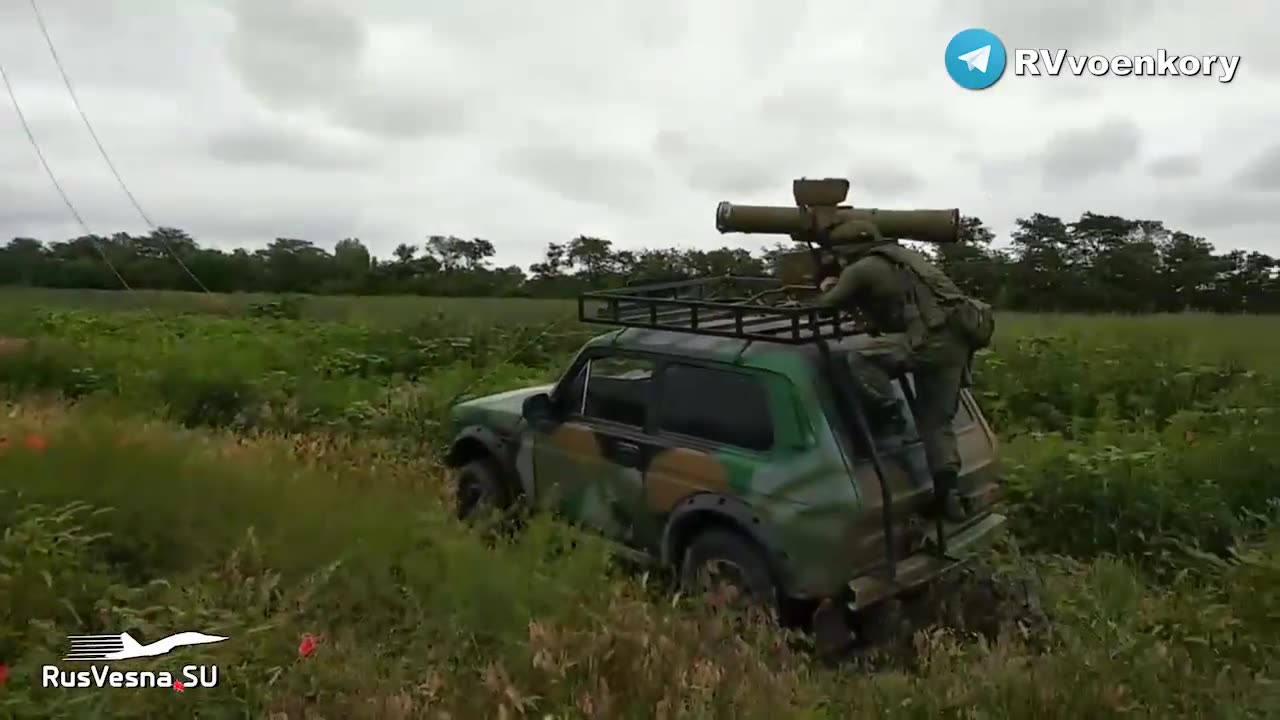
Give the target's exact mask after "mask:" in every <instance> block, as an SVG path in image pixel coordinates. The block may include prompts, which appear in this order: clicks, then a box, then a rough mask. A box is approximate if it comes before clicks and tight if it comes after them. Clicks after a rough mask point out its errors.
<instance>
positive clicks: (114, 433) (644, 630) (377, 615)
mask: <svg viewBox="0 0 1280 720" xmlns="http://www.w3.org/2000/svg"><path fill="white" fill-rule="evenodd" d="M392 300H394V299H378V300H377V302H381V303H382V305H378V307H379V308H389V307H391V306H390V305H388V304H387V302H386V301H392ZM254 302H257V303H259V304H258V305H257V306H254V305H253V303H254ZM271 302H274V300H272V299H263V298H254V299H234V301H233V300H230V299H229V300H228V301H227V302H226V303H221V304H219V305H218V306H217V308H216V312H215V311H213V310H211V309H209V308H196V312H191V313H186V314H183V313H167V314H165V313H162V314H161V315H160V316H159V318H160V319H159V320H157V319H155V318H154V317H153V316H143V315H139V314H136V313H133V312H131V311H123V312H97V313H92V312H85V311H83V310H67V309H63V310H56V311H42V312H30V313H27V314H25V315H22V316H21V317H18V316H17V315H10V316H6V317H4V318H0V336H4V337H7V338H11V340H9V341H7V342H6V343H5V344H4V346H3V347H4V351H3V352H0V386H3V391H4V392H5V393H6V394H7V395H8V397H9V398H10V400H11V402H12V403H13V404H11V405H10V406H9V409H8V411H7V412H6V413H5V414H4V417H2V418H0V492H2V493H3V495H0V526H2V527H4V528H5V531H4V534H3V536H0V667H4V668H7V677H8V681H7V683H6V684H5V685H4V688H3V689H0V714H4V715H6V716H14V717H37V716H38V717H80V716H96V715H113V716H116V715H118V716H129V717H174V716H179V715H186V714H189V713H190V712H191V707H189V706H192V705H193V704H198V705H199V712H200V713H201V714H202V715H209V716H213V717H223V716H228V717H229V716H236V717H240V716H246V715H247V716H258V717H260V716H268V717H270V716H273V713H274V714H275V715H274V716H275V717H297V718H301V717H348V718H362V717H367V718H400V717H405V718H407V717H433V718H440V717H453V718H469V717H508V718H517V717H537V718H542V717H556V718H560V717H572V718H592V717H600V718H604V717H609V718H613V717H622V718H626V717H637V718H639V717H646V718H648V717H665V718H708V717H726V718H728V717H734V718H737V717H745V718H751V717H762V718H776V717H798V718H848V717H901V718H914V717H956V718H959V717H964V718H981V717H992V718H995V717H1013V718H1017V717H1037V718H1043V719H1052V718H1068V717H1070V718H1078V717H1112V716H1120V715H1125V716H1131V717H1150V718H1164V717H1206V718H1208V717H1221V718H1239V717H1266V716H1269V715H1274V713H1275V711H1276V710H1277V709H1280V703H1278V701H1280V694H1277V688H1276V686H1275V685H1274V684H1273V683H1274V682H1275V681H1276V678H1277V670H1278V668H1277V665H1278V664H1280V660H1278V653H1277V651H1276V649H1275V648H1277V647H1280V621H1277V618H1276V615H1275V610H1274V608H1275V607H1276V606H1277V603H1280V566H1277V557H1280V536H1277V535H1276V524H1275V519H1276V513H1277V512H1278V511H1280V481H1277V480H1276V478H1277V477H1280V453H1278V452H1277V450H1276V448H1280V420H1278V419H1277V416H1276V414H1275V412H1274V408H1275V407H1277V406H1280V402H1277V400H1278V399H1280V395H1278V394H1277V390H1276V388H1275V386H1274V384H1273V379H1272V378H1273V376H1272V375H1271V374H1270V372H1271V370H1272V368H1269V367H1267V365H1266V362H1265V359H1264V358H1262V357H1261V355H1257V356H1254V355H1250V354H1248V353H1247V352H1244V351H1243V350H1242V348H1246V347H1247V346H1248V342H1245V341H1241V340H1239V338H1237V339H1236V340H1230V342H1229V343H1228V344H1230V345H1231V349H1230V351H1229V352H1224V353H1223V354H1221V355H1219V356H1215V355H1213V353H1212V351H1211V349H1210V348H1208V346H1207V345H1206V344H1205V342H1204V341H1203V340H1202V339H1201V338H1199V337H1197V336H1195V335H1194V334H1193V333H1192V332H1191V331H1188V330H1184V329H1182V328H1185V327H1192V325H1193V324H1195V323H1199V322H1200V320H1198V319H1195V318H1191V319H1188V320H1187V321H1186V323H1185V324H1179V323H1175V322H1173V321H1171V320H1168V319H1160V318H1155V319H1120V318H1103V319H1088V320H1080V319H1072V318H1046V319H1044V320H1043V321H1038V323H1039V324H1041V325H1044V326H1046V328H1047V330H1048V331H1049V332H1017V331H1014V332H1010V331H1003V332H1005V333H1006V334H1005V335H1002V336H1001V337H1000V338H999V341H998V342H997V344H996V346H995V348H994V349H993V351H992V352H990V353H987V354H985V355H984V356H983V357H982V358H981V361H980V363H979V365H978V367H977V371H976V381H977V387H976V388H975V391H976V392H978V393H979V396H980V398H981V399H982V404H983V407H984V410H986V412H987V414H988V416H989V418H990V419H991V421H992V424H993V425H994V426H995V427H996V429H997V431H998V432H999V433H1000V434H1001V435H1002V437H1003V438H1006V439H1007V442H1006V444H1005V447H1004V454H1005V461H1006V486H1007V495H1008V497H1009V498H1010V501H1011V504H1010V507H1009V513H1010V515H1011V517H1012V519H1013V524H1014V528H1015V533H1014V535H1015V541H1014V543H1013V544H1012V545H1011V546H1010V548H1008V549H1007V551H1008V552H1006V553H1005V554H998V555H996V556H994V557H993V558H992V562H994V563H997V564H998V565H1000V566H1002V567H1005V566H1007V567H1008V568H1009V569H1010V571H1011V572H1012V571H1016V572H1017V573H1020V574H1033V575H1035V576H1037V577H1038V578H1039V582H1038V586H1042V587H1043V590H1042V592H1041V593H1039V594H1038V595H1037V597H1038V598H1039V600H1040V603H1041V605H1042V606H1043V607H1042V608H1038V610H1043V613H1044V616H1045V617H1048V618H1051V619H1052V624H1051V626H1050V628H1049V631H1048V632H1047V633H1042V634H1037V635H1035V636H1034V637H1033V636H1031V635H1028V634H1026V633H1025V632H1020V629H1019V628H1018V627H1014V626H1009V625H1007V624H1006V625H1005V627H1004V628H1003V633H1001V634H993V633H992V632H990V631H989V632H987V633H986V636H985V637H980V636H975V635H973V634H972V633H969V632H966V629H967V628H971V626H973V625H974V623H975V622H979V621H981V620H982V619H981V618H979V619H978V620H974V619H973V618H965V617H961V616H960V615H963V613H961V614H960V615H957V614H956V612H954V611H955V608H954V607H952V608H948V607H941V608H939V609H937V611H936V612H935V611H934V610H929V612H928V614H926V615H925V616H922V617H921V619H919V620H918V621H917V622H916V623H915V624H914V625H913V626H912V627H913V628H914V629H916V630H919V632H917V633H916V634H915V635H914V636H913V637H912V638H910V648H909V649H910V652H909V653H907V655H909V661H907V662H904V661H903V660H902V659H893V658H889V659H887V660H886V661H885V662H880V663H875V664H873V665H872V666H870V667H868V668H863V669H855V668H851V667H844V668H837V669H827V668H822V667H820V666H818V665H816V664H814V663H813V662H811V661H810V659H809V657H808V655H807V653H806V652H804V651H803V650H802V649H799V648H802V646H803V643H801V642H799V641H798V640H797V638H794V637H791V636H789V635H787V634H786V633H784V632H782V631H780V630H778V629H776V628H774V627H772V626H770V625H768V624H764V623H758V622H751V623H745V624H744V623H743V622H742V621H741V620H740V619H735V618H732V617H729V616H728V615H725V614H722V613H721V612H719V611H717V610H716V609H715V608H714V607H708V606H706V605H705V604H704V603H702V602H701V601H700V600H689V599H678V600H673V599H672V598H671V596H669V595H666V594H664V593H661V592H655V591H654V589H653V588H650V587H647V586H646V585H645V584H644V583H643V576H637V575H635V574H626V573H618V572H615V569H614V564H613V560H612V559H611V558H610V555H609V552H608V549H607V548H606V547H604V546H603V545H601V544H600V543H598V542H596V541H594V540H593V539H592V538H590V537H586V536H581V535H578V534H576V533H574V532H573V531H571V530H569V529H566V528H564V527H561V526H558V525H556V524H554V523H551V522H549V521H547V520H546V519H545V518H534V520H533V521H532V522H531V523H530V525H529V527H528V528H527V529H526V530H525V531H524V532H522V533H521V534H519V536H518V537H516V538H514V539H509V540H502V541H498V542H496V543H495V542H491V541H486V540H485V538H484V537H482V536H480V535H477V534H475V533H472V532H469V531H467V530H465V529H464V528H462V527H461V526H459V525H458V524H457V523H456V522H455V521H454V520H453V519H452V518H451V517H450V515H449V513H448V511H447V509H448V508H449V507H451V505H450V501H451V498H450V489H449V487H448V486H447V482H446V481H445V478H444V476H443V475H442V472H441V469H440V467H439V466H438V465H437V462H436V460H435V458H436V457H438V455H437V452H436V451H437V449H438V448H439V447H440V446H441V445H442V444H443V443H444V442H445V441H447V439H448V436H447V428H446V426H445V424H444V420H445V417H446V413H447V410H448V407H449V404H450V403H451V402H452V401H453V400H454V399H455V398H457V397H458V396H459V395H460V394H463V393H471V394H483V393H486V392H493V391H497V390H502V389H507V388H511V387H517V386H520V385H526V384H531V383H535V382H545V381H547V380H549V379H551V378H553V377H554V376H555V374H556V372H557V371H558V370H559V369H560V368H561V367H562V366H563V365H564V363H565V362H566V361H567V359H568V357H569V356H570V354H571V353H572V352H573V351H574V350H576V348H577V347H578V345H579V344H580V343H581V341H582V339H583V337H584V335H585V334H586V333H585V331H583V330H582V329H580V328H578V327H576V326H573V325H567V326H566V328H567V329H565V330H563V331H562V332H557V333H554V334H550V335H547V336H545V337H542V336H539V341H538V342H537V343H529V342H526V341H527V340H529V338H531V337H533V336H536V335H537V331H538V330H539V329H542V328H543V327H545V325H538V326H536V327H534V328H532V329H531V328H528V327H522V325H525V324H527V322H528V319H529V318H528V317H527V316H525V317H521V318H514V319H507V320H505V321H502V320H501V318H499V316H498V314H497V313H494V312H490V311H488V310H486V311H485V312H487V313H489V314H487V315H484V316H483V317H462V316H460V315H458V314H457V313H454V314H448V313H446V314H445V315H443V316H442V315H437V314H425V315H423V316H421V317H417V318H415V319H414V320H413V321H405V322H400V323H398V324H397V323H382V324H372V323H364V322H357V323H353V322H345V323H339V322H331V321H330V320H321V319H318V315H322V314H326V313H327V314H328V315H329V316H331V317H330V319H333V317H337V316H338V315H339V313H337V310H336V307H337V306H334V307H328V306H326V309H325V310H324V313H321V312H320V311H319V310H318V309H317V308H318V305H316V303H318V302H319V301H318V300H317V299H313V298H308V299H299V300H290V301H289V303H290V304H289V305H288V307H285V305H284V304H281V305H280V306H279V307H276V306H271V305H269V304H270V303H271ZM371 302H373V301H371ZM456 304H457V303H455V305H456ZM482 305H483V306H484V307H486V308H488V307H490V306H492V307H494V308H497V307H500V306H498V305H494V304H492V303H491V304H489V305H485V303H483V302H481V301H477V302H476V304H475V305H474V306H473V307H476V308H479V307H481V306H482ZM515 305H521V303H516V304H515ZM362 307H363V308H364V309H363V310H361V309H360V308H362ZM372 307H373V305H372V304H370V305H368V306H367V307H366V306H359V305H352V306H346V307H345V309H343V310H342V314H345V315H344V316H345V317H347V318H350V317H353V316H356V315H359V314H360V313H361V312H365V313H374V312H380V311H374V310H369V308H372ZM542 307H551V306H542ZM566 310H567V308H565V307H563V306H559V305H556V306H555V309H554V310H553V311H550V314H551V315H555V316H559V314H563V313H564V312H565V311H566ZM544 317H547V316H545V315H544ZM144 318H146V319H144ZM1263 321H1266V322H1270V323H1274V320H1272V319H1256V318H1255V319H1249V322H1250V323H1256V322H1263ZM1222 322H1223V323H1226V321H1225V320H1224V321H1222ZM1015 326H1016V323H1015ZM1002 327H1008V324H1006V323H1002ZM1250 327H1252V326H1250ZM1271 327H1272V329H1271V332H1273V333H1274V325H1272V326H1271ZM1247 332H1251V333H1257V332H1258V330H1257V329H1256V328H1254V329H1251V330H1248V331H1247ZM517 347H519V348H521V351H520V352H519V353H514V351H515V350H516V348H517ZM513 353H514V354H513ZM42 395H43V396H50V397H51V398H53V399H51V400H50V401H48V402H45V401H41V400H38V399H37V398H38V397H39V396H42ZM68 402H70V403H71V404H72V405H73V406H74V407H72V408H71V409H68V408H67V403H68ZM1004 600H1008V598H1005V599H1004ZM1004 600H1002V599H1001V598H999V597H994V596H993V597H992V598H991V601H992V602H996V601H1000V602H1004ZM943 605H944V606H945V605H946V603H943ZM961 609H963V608H961ZM983 622H985V621H983ZM979 624H981V623H979ZM179 630H200V631H204V632H217V633H218V634H222V635H226V636H229V637H230V638H231V641H229V642H226V643H220V644H217V645H211V646H206V647H198V648H189V649H187V650H184V651H183V653H182V658H181V662H182V663H184V664H187V663H196V664H198V663H211V664H216V665H217V666H218V667H219V668H220V672H221V675H220V679H221V682H220V683H219V685H218V686H217V687H214V688H198V689H197V688H193V689H192V690H191V691H190V692H184V693H175V692H173V691H171V690H169V691H164V690H147V691H137V692H133V691H110V690H107V691H96V690H88V691H84V690H74V691H73V690H58V689H46V688H42V687H40V685H39V682H38V679H39V668H40V667H41V666H42V665H43V664H57V658H58V657H59V656H60V654H61V653H62V652H63V649H64V648H63V646H64V643H65V636H66V635H68V634H80V633H90V632H123V631H128V632H130V633H133V634H135V636H136V637H139V638H145V639H146V640H151V639H155V638H157V637H160V636H163V635H166V634H168V633H170V632H177V631H179ZM139 662H142V661H139ZM146 662H151V661H146ZM162 665H164V661H163V659H160V658H158V659H156V660H155V662H154V663H153V664H152V665H150V666H149V667H155V668H160V667H161V666H162ZM131 667H132V666H131ZM139 667H141V666H139Z"/></svg>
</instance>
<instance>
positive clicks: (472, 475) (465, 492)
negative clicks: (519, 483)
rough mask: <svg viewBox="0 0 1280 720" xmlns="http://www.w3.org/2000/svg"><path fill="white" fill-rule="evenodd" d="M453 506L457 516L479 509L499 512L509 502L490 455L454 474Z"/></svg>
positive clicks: (465, 515) (466, 517)
mask: <svg viewBox="0 0 1280 720" xmlns="http://www.w3.org/2000/svg"><path fill="white" fill-rule="evenodd" d="M454 481H455V486H456V487H455V489H456V491H457V498H456V509H457V514H458V518H459V519H460V520H467V519H470V518H472V517H474V516H475V515H476V514H478V513H485V512H502V511H503V510H506V509H507V508H508V507H509V506H510V505H511V498H510V496H509V494H508V492H507V485H506V483H505V482H504V481H503V478H502V471H501V470H500V469H499V468H498V466H497V463H495V462H494V461H493V460H492V459H491V458H480V459H478V460H472V461H471V462H469V463H467V464H466V465H463V466H462V467H460V468H458V470H457V471H456V472H455V474H454Z"/></svg>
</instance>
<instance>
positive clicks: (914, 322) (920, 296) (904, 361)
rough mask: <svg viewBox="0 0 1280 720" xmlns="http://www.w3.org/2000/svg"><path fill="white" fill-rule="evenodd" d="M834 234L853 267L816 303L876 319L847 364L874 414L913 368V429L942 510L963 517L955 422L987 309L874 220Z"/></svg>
mask: <svg viewBox="0 0 1280 720" xmlns="http://www.w3.org/2000/svg"><path fill="white" fill-rule="evenodd" d="M831 239H832V242H833V244H834V245H836V247H837V248H839V249H840V250H842V251H843V253H842V254H844V255H845V257H846V259H847V263H848V264H846V266H845V268H844V269H843V270H842V271H841V272H840V274H839V277H838V278H837V277H832V276H828V277H826V278H824V279H823V280H822V282H821V284H820V288H821V290H822V291H823V295H822V296H821V297H820V298H819V300H818V304H819V305H822V306H824V307H851V308H857V309H858V310H860V311H861V314H862V315H863V316H864V317H865V318H866V319H867V320H868V321H869V322H870V323H871V325H872V332H873V335H874V337H873V338H872V340H871V342H870V344H869V345H868V346H867V347H866V348H864V349H860V350H859V352H857V353H854V354H852V355H851V356H850V360H849V362H850V364H851V368H852V370H853V373H854V376H855V377H856V378H857V379H858V381H859V382H860V384H861V385H862V386H863V390H864V393H865V395H866V397H867V398H868V399H869V400H870V401H871V402H870V403H869V404H870V405H871V410H872V412H877V411H880V412H883V411H885V410H887V409H888V408H889V407H890V406H891V405H892V406H894V407H897V400H896V397H895V395H894V393H893V385H892V377H893V376H897V375H899V374H901V373H902V372H903V371H904V370H909V371H911V372H912V373H913V376H914V378H915V382H914V385H915V392H916V403H915V408H914V411H915V418H916V426H917V428H918V430H919V432H920V438H921V441H922V442H923V444H924V452H925V457H926V458H927V459H928V462H929V469H930V471H931V472H932V474H933V482H934V488H935V491H936V493H937V498H938V511H939V512H941V513H943V515H944V517H946V518H947V519H948V520H950V521H952V522H960V521H962V520H964V519H965V517H966V515H967V510H966V508H965V507H964V505H963V503H962V502H961V500H960V495H959V491H958V489H957V476H958V474H959V471H960V456H959V453H958V451H957V448H956V435H955V428H954V427H953V425H952V422H953V420H954V418H955V414H956V411H957V409H958V408H959V403H960V388H961V386H962V384H963V383H964V382H965V381H966V380H967V377H968V368H969V362H970V360H971V359H972V356H973V352H974V351H975V350H977V349H979V348H981V347H985V346H986V344H987V343H988V342H989V341H990V336H991V333H992V332H993V331H994V320H993V318H992V316H991V312H990V307H989V306H987V305H986V304H985V303H982V302H981V301H977V300H974V299H972V298H969V297H967V296H966V295H965V294H964V293H963V292H961V291H960V290H959V289H958V288H957V287H956V285H955V283H953V282H952V281H951V279H950V278H948V277H947V276H946V275H945V274H944V273H943V272H942V271H941V270H939V269H938V268H937V267H935V266H934V265H933V264H932V263H930V262H929V261H928V260H927V259H926V258H925V257H924V256H923V255H921V254H920V253H918V252H915V251H914V250H911V249H909V248H907V247H904V246H902V245H899V244H898V243H897V242H894V241H885V240H884V238H882V237H881V235H880V232H879V229H878V228H876V226H875V225H873V224H871V223H868V222H863V221H851V222H847V223H844V224H842V225H840V226H838V227H837V228H835V229H834V230H833V231H832V233H831Z"/></svg>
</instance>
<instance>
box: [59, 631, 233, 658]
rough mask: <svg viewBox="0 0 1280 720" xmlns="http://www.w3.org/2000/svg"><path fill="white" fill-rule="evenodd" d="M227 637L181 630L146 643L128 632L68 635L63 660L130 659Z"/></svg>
mask: <svg viewBox="0 0 1280 720" xmlns="http://www.w3.org/2000/svg"><path fill="white" fill-rule="evenodd" d="M223 640H226V638H225V637H222V636H221V635H205V634H204V633H198V632H180V633H177V634H174V635H170V636H169V637H167V638H162V639H160V640H157V641H155V642H153V643H149V644H147V645H141V644H139V643H138V641H137V640H134V639H133V638H132V637H131V636H130V635H129V633H120V634H119V635H68V636H67V642H68V643H70V644H71V649H70V650H69V651H68V652H67V654H66V655H65V656H64V657H63V658H62V659H63V660H129V659H131V658H140V657H153V656H156V655H165V654H167V653H168V652H169V651H171V650H173V649H174V648H176V647H180V646H182V645H204V644H206V643H216V642H222V641H223Z"/></svg>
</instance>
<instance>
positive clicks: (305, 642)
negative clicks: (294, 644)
mask: <svg viewBox="0 0 1280 720" xmlns="http://www.w3.org/2000/svg"><path fill="white" fill-rule="evenodd" d="M319 644H320V641H319V640H318V639H316V637H315V636H314V635H303V636H302V642H300V643H298V656H299V657H310V656H311V653H313V652H315V651H316V645H319Z"/></svg>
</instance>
